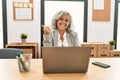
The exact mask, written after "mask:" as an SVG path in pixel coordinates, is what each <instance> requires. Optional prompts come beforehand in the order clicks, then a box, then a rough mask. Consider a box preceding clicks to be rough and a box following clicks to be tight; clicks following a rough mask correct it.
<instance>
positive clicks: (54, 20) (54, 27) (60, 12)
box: [51, 10, 73, 32]
mask: <svg viewBox="0 0 120 80" xmlns="http://www.w3.org/2000/svg"><path fill="white" fill-rule="evenodd" d="M63 15H68V16H69V17H70V24H69V26H68V28H67V29H66V31H67V32H71V31H72V28H73V26H72V16H71V14H70V13H69V12H67V11H63V10H61V11H59V12H57V13H56V14H55V16H53V19H52V25H51V26H52V28H53V29H54V30H55V29H57V20H58V19H59V18H60V17H62V16H63Z"/></svg>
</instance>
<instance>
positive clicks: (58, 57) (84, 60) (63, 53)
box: [42, 47, 91, 73]
mask: <svg viewBox="0 0 120 80" xmlns="http://www.w3.org/2000/svg"><path fill="white" fill-rule="evenodd" d="M90 54H91V48H90V47H42V58H43V72H44V73H85V72H87V70H88V65H89V59H90Z"/></svg>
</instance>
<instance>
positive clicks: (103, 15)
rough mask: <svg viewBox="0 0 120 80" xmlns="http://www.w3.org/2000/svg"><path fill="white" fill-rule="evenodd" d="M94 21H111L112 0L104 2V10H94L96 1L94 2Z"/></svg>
mask: <svg viewBox="0 0 120 80" xmlns="http://www.w3.org/2000/svg"><path fill="white" fill-rule="evenodd" d="M92 4H93V5H92V20H93V21H110V9H111V0H104V10H96V9H94V0H92Z"/></svg>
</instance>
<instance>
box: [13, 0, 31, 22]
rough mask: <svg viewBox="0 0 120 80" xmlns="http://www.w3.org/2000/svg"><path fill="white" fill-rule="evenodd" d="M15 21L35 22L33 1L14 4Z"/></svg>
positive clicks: (27, 0) (28, 0)
mask: <svg viewBox="0 0 120 80" xmlns="http://www.w3.org/2000/svg"><path fill="white" fill-rule="evenodd" d="M13 18H14V20H33V0H26V2H25V0H24V1H23V2H22V1H16V2H13Z"/></svg>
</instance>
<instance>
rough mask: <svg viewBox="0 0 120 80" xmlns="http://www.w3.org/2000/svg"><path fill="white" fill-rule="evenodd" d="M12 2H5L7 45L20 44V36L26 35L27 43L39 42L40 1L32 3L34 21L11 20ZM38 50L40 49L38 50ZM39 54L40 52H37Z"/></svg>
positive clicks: (36, 0) (9, 0) (8, 0)
mask: <svg viewBox="0 0 120 80" xmlns="http://www.w3.org/2000/svg"><path fill="white" fill-rule="evenodd" d="M12 1H13V0H7V23H8V25H7V30H8V32H7V35H8V43H10V42H21V39H20V34H21V33H26V34H28V39H27V42H38V43H39V45H40V44H41V43H40V42H41V41H40V15H41V14H40V0H33V1H34V2H33V3H34V4H33V5H34V19H33V20H32V21H15V20H13V2H12ZM39 47H40V46H39ZM39 49H40V48H39ZM39 52H40V50H39Z"/></svg>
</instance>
